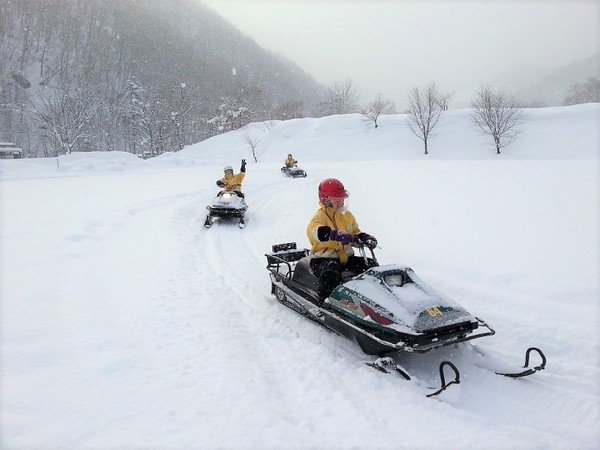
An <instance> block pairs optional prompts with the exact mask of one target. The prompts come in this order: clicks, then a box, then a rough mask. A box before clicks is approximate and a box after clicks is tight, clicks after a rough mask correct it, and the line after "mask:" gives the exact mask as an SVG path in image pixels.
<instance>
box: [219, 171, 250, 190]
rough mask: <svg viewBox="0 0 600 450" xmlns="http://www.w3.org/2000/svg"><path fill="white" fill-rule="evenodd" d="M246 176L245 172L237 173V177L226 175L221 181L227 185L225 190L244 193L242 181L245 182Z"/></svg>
mask: <svg viewBox="0 0 600 450" xmlns="http://www.w3.org/2000/svg"><path fill="white" fill-rule="evenodd" d="M245 176H246V173H245V172H240V173H236V174H235V175H231V174H229V175H225V176H224V177H223V178H221V181H222V182H223V183H225V187H224V189H227V190H231V191H240V192H242V181H244V177H245Z"/></svg>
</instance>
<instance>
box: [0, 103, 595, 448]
mask: <svg viewBox="0 0 600 450" xmlns="http://www.w3.org/2000/svg"><path fill="white" fill-rule="evenodd" d="M599 119H600V105H599V104H588V105H580V106H572V107H561V108H546V109H531V110H526V122H525V124H524V126H523V132H522V134H521V135H520V137H519V139H518V140H517V141H515V142H514V143H513V144H512V145H511V146H509V147H507V148H506V149H505V150H504V152H503V153H502V154H500V155H496V154H495V150H494V149H493V148H492V147H491V145H490V144H491V139H490V138H489V137H486V136H482V135H479V134H477V132H476V131H475V130H474V129H473V125H472V124H471V122H470V120H469V111H468V110H458V111H449V112H447V113H446V114H445V115H444V116H443V121H442V122H441V123H440V125H439V127H438V129H437V135H436V136H434V137H433V138H432V139H431V141H430V154H429V155H427V156H425V155H424V154H423V149H422V143H421V142H420V141H419V140H418V139H417V138H416V137H415V136H414V135H412V134H411V132H410V130H408V127H407V118H406V116H405V115H390V116H384V117H382V118H381V119H380V127H379V128H378V129H373V128H372V126H369V124H368V123H365V122H364V121H363V118H362V116H360V115H346V116H336V117H325V118H320V119H314V118H307V119H296V120H290V121H285V122H270V123H254V124H250V125H248V126H247V127H246V129H245V130H237V131H234V132H229V133H226V134H223V135H220V136H217V137H213V138H211V139H208V140H206V141H204V142H201V143H199V144H196V145H193V146H190V147H188V148H185V149H184V150H182V151H180V152H177V153H170V154H165V155H162V156H160V157H156V158H152V159H149V160H141V159H139V158H137V157H135V156H133V155H130V154H128V153H124V152H111V153H89V154H72V155H69V156H62V157H60V158H58V159H57V158H49V159H23V160H3V161H0V192H1V202H2V203H1V213H2V220H1V229H0V234H1V239H2V241H1V242H2V244H1V277H2V278H1V282H2V304H1V305H2V310H1V313H2V348H1V358H2V361H1V363H2V369H1V411H2V417H1V427H2V429H1V433H0V434H1V436H2V438H1V439H2V441H1V444H0V446H1V447H2V448H5V449H65V448H76V449H117V448H118V449H129V448H132V449H138V448H140V449H141V448H153V449H196V448H198V449H204V448H209V449H212V448H251V449H264V448H273V449H275V448H277V449H279V448H314V449H321V448H335V449H346V448H355V449H363V448H394V449H398V448H406V449H415V448H423V449H425V448H427V449H437V448H482V449H483V448H485V449H490V448H493V449H495V448H511V449H516V448H536V449H541V448H551V449H558V448H560V449H562V448H564V449H595V448H598V447H599V444H600V434H599V431H598V426H599V424H600V415H599V410H600V393H599V388H598V381H599V380H600V368H599V355H600V348H599V347H600V345H599V343H600V340H599V331H598V330H599V319H600V314H599V310H600V308H599V290H598V273H599V270H598V269H599V255H598V249H599V245H598V244H599V242H598V230H599V227H598V220H599V219H598V218H599V214H598V213H599V211H598V205H599V201H598V200H599V198H598V196H599V194H598V192H599V189H598V187H599V186H598V184H599V183H598V180H599V171H598V168H599V166H598V160H599V159H598V151H599V148H600V145H599V144H600V141H599V133H598V124H599V123H600V120H599ZM245 132H248V133H250V134H252V135H253V136H254V137H256V138H258V139H259V140H260V144H259V146H258V148H257V151H258V152H259V153H261V154H260V156H259V160H258V162H255V161H254V159H253V158H252V156H251V154H250V149H249V147H248V145H247V144H246V143H245V140H244V133H245ZM288 153H292V154H293V156H294V157H295V158H296V159H298V160H299V162H300V165H301V167H302V168H303V169H305V170H306V171H307V173H308V177H307V178H301V179H291V178H287V177H285V176H283V175H282V174H281V172H280V167H281V165H282V163H283V160H284V159H285V157H286V156H287V154H288ZM241 158H246V159H247V161H248V168H247V175H246V179H245V181H244V192H245V193H246V201H247V203H248V206H249V209H248V213H247V227H246V228H245V229H239V228H238V227H237V226H236V225H235V224H223V223H215V224H214V225H213V227H212V228H210V229H205V228H203V226H202V223H203V221H204V218H205V214H206V210H205V206H206V205H208V204H209V203H210V201H211V200H212V198H213V197H214V195H215V194H216V192H217V190H218V188H217V187H216V186H215V181H216V180H217V179H218V178H220V177H221V176H222V167H223V166H225V165H233V166H234V168H236V169H237V168H238V167H239V162H240V159H241ZM326 177H337V178H339V179H341V180H342V181H343V182H344V184H345V186H346V188H347V189H348V191H349V192H350V198H349V199H348V203H349V205H348V206H349V208H350V210H352V212H353V213H354V215H355V216H356V218H357V220H358V223H359V226H360V227H361V229H362V230H363V231H366V232H368V233H370V234H373V235H374V236H376V237H377V238H378V240H379V245H380V247H381V248H380V249H378V253H377V255H378V258H379V262H380V263H381V264H399V265H404V266H410V267H412V268H413V269H414V270H415V272H416V273H417V275H419V276H420V277H421V278H422V279H423V280H424V281H425V282H426V283H427V284H428V285H430V286H432V287H433V288H434V289H436V291H438V292H440V293H443V295H447V296H449V297H451V298H453V299H454V300H455V301H457V302H458V303H459V304H461V305H462V306H463V307H465V308H466V309H467V310H468V311H469V312H470V313H471V314H473V315H475V316H478V317H481V318H482V319H484V320H486V321H487V322H488V323H489V324H490V325H491V326H492V327H493V328H494V329H495V330H496V334H495V335H494V336H488V337H484V338H481V339H478V340H475V341H471V342H470V343H463V344H460V345H458V346H456V347H452V348H446V349H443V350H439V351H435V352H431V353H427V354H424V355H404V356H402V357H401V358H402V362H403V366H404V367H405V368H406V369H407V370H409V371H410V372H411V373H413V375H416V377H415V379H414V380H413V381H411V382H408V381H403V380H402V379H401V378H400V377H398V376H395V375H392V374H383V373H380V372H378V371H376V370H373V369H372V368H370V367H368V366H367V365H365V364H364V362H365V361H372V360H373V358H372V357H369V356H367V355H364V354H363V353H362V352H361V351H360V350H359V348H358V347H357V346H356V345H355V344H354V343H352V342H351V341H349V340H347V339H345V338H343V337H341V336H338V335H336V334H334V333H332V332H329V331H327V330H325V329H324V328H322V327H320V326H319V325H317V324H315V323H313V322H311V321H309V320H306V319H305V318H303V317H301V316H300V315H298V314H297V313H295V312H294V311H292V310H290V309H288V308H285V307H284V306H283V305H281V304H279V303H278V302H277V301H276V300H275V298H274V297H273V296H272V295H271V294H270V281H269V277H268V272H267V270H266V268H265V266H266V258H265V256H264V254H265V253H267V252H269V251H270V248H271V245H272V244H274V243H281V242H290V241H296V242H298V245H299V246H300V247H305V246H307V245H308V242H307V238H306V234H305V228H306V225H307V224H308V221H309V220H310V218H311V217H312V215H313V213H314V211H315V210H316V208H317V185H318V183H319V182H320V181H321V180H322V179H324V178H326ZM529 346H538V347H540V348H541V349H542V350H543V351H544V352H545V354H546V356H547V357H548V365H547V368H546V370H545V371H542V372H539V373H538V374H535V375H534V376H532V377H529V378H523V379H510V378H506V377H501V376H497V375H494V374H493V373H492V372H491V371H489V370H486V369H484V368H482V367H481V365H482V364H483V358H482V356H481V355H482V354H488V355H493V358H494V359H495V362H494V364H498V365H506V366H508V367H511V368H518V367H520V366H522V365H523V363H524V352H525V349H526V348H527V347H529ZM496 359H497V360H496ZM442 360H451V361H453V362H454V363H455V364H456V366H457V367H458V368H459V369H460V371H461V384H459V385H456V386H452V387H451V388H450V389H448V390H447V391H445V392H443V393H442V394H440V395H439V396H437V397H433V398H427V397H426V396H425V393H427V392H428V387H430V386H431V387H433V386H435V385H436V383H437V381H436V379H437V378H438V374H437V365H438V364H439V362H440V361H442Z"/></svg>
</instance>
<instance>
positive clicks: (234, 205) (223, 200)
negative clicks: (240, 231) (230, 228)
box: [204, 189, 248, 228]
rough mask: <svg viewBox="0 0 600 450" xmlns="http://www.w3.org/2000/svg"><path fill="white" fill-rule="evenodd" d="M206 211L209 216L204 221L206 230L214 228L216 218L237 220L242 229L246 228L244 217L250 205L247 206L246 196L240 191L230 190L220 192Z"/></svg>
mask: <svg viewBox="0 0 600 450" xmlns="http://www.w3.org/2000/svg"><path fill="white" fill-rule="evenodd" d="M206 209H207V210H208V215H207V216H206V220H205V221H204V227H206V228H210V227H211V226H212V224H213V221H214V218H215V217H219V218H221V219H237V220H238V226H239V227H240V228H244V227H245V226H246V222H245V220H244V215H245V214H246V210H247V209H248V205H246V200H245V198H244V194H242V193H241V192H239V191H233V190H230V189H224V190H222V191H220V192H219V193H218V194H217V196H216V197H215V198H214V199H213V201H212V203H211V204H210V205H208V206H207V207H206Z"/></svg>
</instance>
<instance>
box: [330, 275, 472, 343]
mask: <svg viewBox="0 0 600 450" xmlns="http://www.w3.org/2000/svg"><path fill="white" fill-rule="evenodd" d="M329 302H330V303H331V304H332V305H333V306H334V308H336V309H338V310H340V312H343V313H344V314H346V315H350V316H355V317H356V318H358V319H360V320H363V321H367V322H371V321H372V322H374V325H375V324H378V325H380V326H383V327H387V328H391V329H394V330H397V331H400V332H405V333H406V332H409V333H410V332H412V333H414V332H417V333H427V332H431V331H435V330H438V329H441V328H444V327H448V326H452V325H455V324H459V323H464V322H475V321H476V319H475V318H474V317H473V316H472V315H471V314H469V313H468V312H467V311H466V310H465V309H464V308H463V307H461V306H460V305H458V304H457V303H456V302H454V301H453V300H452V299H450V298H448V297H445V296H442V295H441V294H439V293H437V292H436V291H434V290H433V289H431V288H430V287H428V286H427V285H425V283H423V281H422V280H421V279H420V278H419V277H417V275H416V274H415V273H414V271H413V270H412V269H410V268H408V267H401V266H397V265H386V266H379V267H373V268H371V269H369V270H367V271H366V272H364V273H363V274H361V275H359V276H357V277H355V278H353V279H352V280H350V281H347V282H346V283H343V284H342V285H340V286H338V287H337V288H336V289H335V290H334V292H333V293H332V295H331V297H330V298H329Z"/></svg>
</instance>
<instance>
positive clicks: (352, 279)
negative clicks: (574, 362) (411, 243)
mask: <svg viewBox="0 0 600 450" xmlns="http://www.w3.org/2000/svg"><path fill="white" fill-rule="evenodd" d="M354 245H355V247H356V248H357V249H358V251H359V252H360V254H361V256H362V257H363V258H364V259H365V263H366V265H367V267H369V269H367V270H366V271H365V272H363V273H358V274H357V273H352V272H343V273H342V282H341V284H339V285H338V286H337V287H336V288H335V289H334V290H333V292H332V293H331V295H329V296H327V297H323V296H321V295H319V293H318V285H319V280H318V278H317V277H316V276H315V275H314V273H313V271H312V270H311V267H310V260H311V258H312V257H311V256H310V255H309V252H308V250H307V249H297V247H296V243H295V242H292V243H285V244H276V245H273V247H272V252H271V253H267V254H266V257H267V269H268V270H269V272H270V277H271V293H272V294H274V295H275V297H276V298H277V300H278V301H279V302H280V303H282V304H284V305H285V306H287V307H289V308H291V309H293V310H294V311H296V312H298V313H299V314H302V315H304V316H306V317H308V318H309V319H311V320H313V321H315V322H317V323H319V324H321V325H323V326H324V327H326V328H328V329H330V330H332V331H334V332H336V333H338V334H340V335H342V336H345V337H347V338H349V339H350V340H352V341H354V342H356V343H357V344H358V345H359V346H360V348H361V350H362V351H363V352H364V353H366V354H368V355H376V356H378V357H379V359H377V360H376V361H375V362H372V363H368V364H369V365H370V366H372V367H374V368H376V369H378V370H380V371H382V372H387V371H388V370H387V369H388V368H390V367H391V368H392V369H394V370H395V371H396V372H398V373H400V374H401V375H402V376H403V377H404V378H406V379H410V375H409V374H408V372H407V371H406V370H405V369H404V368H402V367H401V366H399V365H397V364H395V363H394V361H393V359H392V358H390V357H389V356H390V355H393V354H396V353H399V352H410V353H425V352H429V351H431V350H434V349H438V348H440V347H444V346H449V345H453V344H458V343H460V342H466V341H470V340H472V339H477V338H480V337H483V336H490V335H493V334H494V333H495V331H494V330H493V329H492V328H491V327H490V326H489V325H488V324H487V323H485V322H484V321H483V320H481V319H479V318H477V317H474V316H472V315H471V314H470V313H469V312H467V311H466V310H465V309H464V308H463V307H462V306H460V305H459V304H458V303H456V302H455V301H454V300H452V299H450V298H448V297H446V296H443V295H441V294H439V293H437V292H436V291H434V290H433V289H432V288H430V287H429V286H427V285H426V284H425V283H424V282H423V281H422V280H421V279H420V278H419V277H418V276H417V275H416V274H415V272H414V271H413V270H412V269H411V268H410V267H405V266H399V265H384V266H380V265H379V263H378V262H377V259H376V257H375V254H374V252H373V249H372V248H369V250H370V256H367V247H366V246H365V245H364V244H363V243H361V242H356V243H355V244H354ZM532 352H535V353H537V354H538V356H539V357H540V358H541V363H540V365H538V366H536V367H531V368H530V367H529V358H530V354H531V353H532ZM545 365H546V357H545V356H544V354H543V353H542V352H541V350H539V349H537V348H535V347H531V348H529V349H528V350H527V353H526V361H525V368H524V369H525V370H521V371H518V372H515V373H501V372H497V373H498V374H499V375H505V376H510V377H522V376H526V375H531V374H533V373H535V372H537V371H539V370H543V369H544V368H545ZM448 368H449V369H450V370H451V372H452V375H453V377H454V379H453V380H452V381H450V382H446V380H445V371H446V372H447V371H448V370H447V369H448ZM439 372H440V378H441V387H440V388H439V389H438V390H437V391H436V392H434V393H433V394H430V395H429V396H432V395H436V394H438V393H440V392H441V391H443V390H444V389H446V388H447V387H448V386H449V385H451V384H456V383H459V382H460V374H459V371H458V369H457V368H456V366H455V365H454V364H453V363H451V362H450V361H444V362H442V363H441V364H440V365H439Z"/></svg>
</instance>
